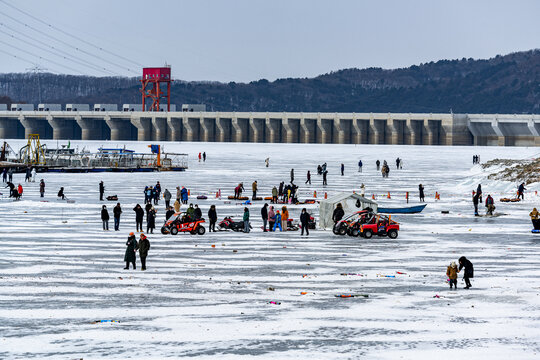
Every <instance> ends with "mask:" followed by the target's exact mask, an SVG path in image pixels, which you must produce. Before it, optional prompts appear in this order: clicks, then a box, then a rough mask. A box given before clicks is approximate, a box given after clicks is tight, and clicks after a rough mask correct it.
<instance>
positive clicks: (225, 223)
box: [218, 216, 252, 231]
mask: <svg viewBox="0 0 540 360" xmlns="http://www.w3.org/2000/svg"><path fill="white" fill-rule="evenodd" d="M218 227H219V230H232V231H244V222H243V221H234V220H233V219H232V216H227V217H225V218H224V219H223V220H221V221H220V222H219V224H218ZM249 228H250V229H252V227H251V224H249Z"/></svg>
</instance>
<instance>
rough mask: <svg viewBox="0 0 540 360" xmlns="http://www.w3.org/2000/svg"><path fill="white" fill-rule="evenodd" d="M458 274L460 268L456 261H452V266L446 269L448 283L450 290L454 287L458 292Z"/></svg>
mask: <svg viewBox="0 0 540 360" xmlns="http://www.w3.org/2000/svg"><path fill="white" fill-rule="evenodd" d="M457 273H458V267H457V264H456V262H455V261H452V262H451V263H450V265H448V267H447V268H446V276H448V283H449V285H450V289H452V286H454V288H455V289H456V290H457Z"/></svg>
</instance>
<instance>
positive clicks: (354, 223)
mask: <svg viewBox="0 0 540 360" xmlns="http://www.w3.org/2000/svg"><path fill="white" fill-rule="evenodd" d="M374 216H375V213H373V212H372V211H371V210H368V209H365V210H360V211H356V212H354V213H352V214H351V215H349V216H347V217H345V218H343V219H341V220H340V221H338V222H337V223H336V224H335V225H334V227H333V229H332V231H333V232H334V234H336V235H345V234H349V235H351V236H358V235H359V233H360V226H361V225H362V224H364V223H367V222H368V221H369V220H370V219H371V218H372V217H374Z"/></svg>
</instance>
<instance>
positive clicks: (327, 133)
mask: <svg viewBox="0 0 540 360" xmlns="http://www.w3.org/2000/svg"><path fill="white" fill-rule="evenodd" d="M29 134H40V136H41V138H42V139H58V140H67V139H71V140H78V139H82V140H115V141H117V140H139V141H210V142H260V143H320V144H395V145H397V144H410V145H498V146H538V145H540V115H513V114H506V115H501V114H431V113H429V114H428V113H425V114H422V113H302V112H206V111H205V112H202V111H201V112H197V111H194V112H182V111H178V112H142V111H107V110H106V109H105V110H104V109H101V110H100V111H73V110H71V111H28V110H17V109H16V110H12V111H8V110H5V111H0V138H2V139H17V138H26V137H27V136H28V135H29Z"/></svg>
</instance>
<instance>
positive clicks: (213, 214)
mask: <svg viewBox="0 0 540 360" xmlns="http://www.w3.org/2000/svg"><path fill="white" fill-rule="evenodd" d="M208 220H209V221H210V225H209V226H208V231H213V232H216V222H217V212H216V205H212V206H210V210H208Z"/></svg>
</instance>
